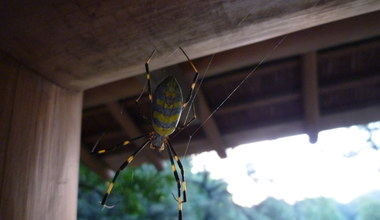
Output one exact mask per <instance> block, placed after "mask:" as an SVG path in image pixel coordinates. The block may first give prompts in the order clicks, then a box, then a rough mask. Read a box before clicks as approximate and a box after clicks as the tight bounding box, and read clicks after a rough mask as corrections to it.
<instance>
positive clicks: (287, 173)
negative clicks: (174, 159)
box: [191, 122, 380, 207]
mask: <svg viewBox="0 0 380 220" xmlns="http://www.w3.org/2000/svg"><path fill="white" fill-rule="evenodd" d="M371 125H372V126H376V127H378V128H380V122H377V123H372V124H371ZM368 137H369V133H368V132H367V131H366V130H364V129H362V128H360V127H357V126H352V127H349V128H337V129H332V130H326V131H321V132H320V133H319V137H318V142H317V143H316V144H310V143H309V138H308V136H307V135H297V136H291V137H285V138H279V139H276V140H270V141H262V142H256V143H251V144H245V145H239V146H237V147H235V148H230V149H227V151H226V153H227V158H225V159H220V158H219V157H218V155H217V153H216V152H215V151H211V152H205V153H202V154H199V155H196V156H193V157H192V164H193V167H192V170H191V171H192V172H193V173H196V172H200V171H203V170H207V171H209V172H210V173H211V178H214V179H223V180H224V181H226V182H227V184H228V187H227V190H228V191H229V192H230V193H231V194H232V199H233V201H234V202H235V203H236V204H238V205H241V206H245V207H251V206H254V205H257V204H259V203H260V202H262V201H263V200H265V199H266V198H267V197H269V196H270V197H274V198H276V199H282V200H284V201H286V202H287V203H289V204H294V203H295V202H296V201H300V200H303V199H305V198H317V197H321V196H323V197H328V198H334V199H336V200H337V201H338V202H341V203H349V202H350V201H352V200H353V199H355V198H356V197H358V196H360V195H362V194H365V193H367V192H370V191H372V190H380V150H378V151H377V150H375V149H373V148H372V147H371V146H370V144H369V143H368V142H367V139H368ZM372 140H373V141H374V142H376V144H377V145H378V146H380V129H379V130H377V131H376V132H375V133H374V134H373V137H372Z"/></svg>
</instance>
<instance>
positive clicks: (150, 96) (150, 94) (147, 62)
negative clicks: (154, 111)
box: [135, 49, 156, 120]
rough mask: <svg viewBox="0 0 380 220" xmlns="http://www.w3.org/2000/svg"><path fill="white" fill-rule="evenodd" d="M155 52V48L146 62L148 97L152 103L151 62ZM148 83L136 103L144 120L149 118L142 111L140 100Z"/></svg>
mask: <svg viewBox="0 0 380 220" xmlns="http://www.w3.org/2000/svg"><path fill="white" fill-rule="evenodd" d="M155 53H156V49H154V50H153V51H152V53H151V54H150V56H149V58H148V59H147V60H146V62H145V74H146V82H147V83H146V84H148V98H149V101H150V103H152V99H153V95H152V86H151V83H150V72H149V62H150V61H151V60H152V57H153V55H154V54H155ZM146 84H145V85H144V87H143V89H142V90H141V93H140V95H139V97H138V98H137V99H136V100H135V103H136V106H137V109H138V111H139V114H140V115H141V116H142V118H143V119H144V120H147V118H148V117H146V116H145V115H144V114H143V113H142V111H141V107H140V104H139V102H140V99H141V97H142V96H143V94H144V90H145V87H146Z"/></svg>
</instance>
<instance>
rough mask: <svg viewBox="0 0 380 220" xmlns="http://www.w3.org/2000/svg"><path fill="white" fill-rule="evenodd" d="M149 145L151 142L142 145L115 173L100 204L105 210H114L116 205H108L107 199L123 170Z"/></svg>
mask: <svg viewBox="0 0 380 220" xmlns="http://www.w3.org/2000/svg"><path fill="white" fill-rule="evenodd" d="M148 143H149V140H147V141H145V143H144V144H143V145H141V146H140V147H139V149H137V150H136V151H135V152H134V153H133V154H132V155H131V156H129V157H128V159H127V160H126V161H125V162H124V163H123V164H122V165H121V166H120V167H119V169H118V170H117V171H116V173H115V176H114V177H113V179H112V181H111V183H110V184H109V185H108V188H107V191H106V193H105V194H104V196H103V199H102V202H101V203H100V204H101V205H102V206H103V207H105V208H113V207H114V206H115V205H111V206H109V205H107V204H106V202H107V198H108V196H109V195H110V193H111V191H112V188H113V186H114V185H115V181H116V179H117V177H118V176H119V173H120V171H122V170H123V169H125V168H126V167H127V166H128V164H130V163H131V162H132V161H133V159H135V157H136V155H137V154H138V153H139V152H140V151H141V150H142V149H144V147H145V146H146V145H147V144H148Z"/></svg>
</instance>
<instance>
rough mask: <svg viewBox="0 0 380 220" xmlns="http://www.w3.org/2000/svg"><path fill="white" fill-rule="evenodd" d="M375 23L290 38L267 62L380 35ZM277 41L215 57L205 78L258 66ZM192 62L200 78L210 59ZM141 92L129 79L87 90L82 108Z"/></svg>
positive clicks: (355, 21) (342, 24) (368, 18)
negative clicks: (353, 28)
mask: <svg viewBox="0 0 380 220" xmlns="http://www.w3.org/2000/svg"><path fill="white" fill-rule="evenodd" d="M378 20H380V12H377V13H372V14H368V15H362V16H359V17H355V18H350V19H347V20H342V21H339V22H335V23H331V24H326V25H323V26H320V27H315V28H311V29H307V30H303V31H299V32H296V33H292V34H289V35H288V36H287V37H286V39H285V41H284V42H283V43H282V44H281V45H280V46H279V47H278V48H277V49H275V51H274V52H273V53H272V54H271V56H269V57H268V58H267V59H266V61H270V60H273V59H279V58H284V57H289V56H294V55H297V54H300V53H308V52H311V51H317V50H320V49H324V48H327V47H331V46H336V45H339V44H342V43H348V42H352V41H357V40H363V39H367V38H371V37H374V36H378V35H380V22H377V21H378ZM351 27H355V31H352V29H351ZM279 40H280V38H276V39H272V40H269V41H264V42H261V43H257V44H253V45H249V46H246V47H241V48H237V49H234V50H230V51H226V52H222V53H220V54H217V55H216V56H215V57H214V59H213V60H212V63H211V65H210V67H209V69H208V71H207V73H206V77H210V76H213V75H216V74H220V73H225V72H228V71H231V70H235V69H237V68H242V67H245V66H251V65H253V64H255V63H258V62H260V61H261V60H262V59H263V58H264V57H265V56H266V55H267V54H268V53H270V51H271V50H272V49H273V48H274V46H275V45H276V43H277V42H279ZM194 62H195V64H196V66H197V68H198V69H199V70H200V71H201V75H202V73H203V72H202V71H204V70H205V69H206V67H207V66H208V65H209V62H210V57H209V56H207V57H204V58H200V59H196V60H194ZM181 69H182V70H183V71H184V72H185V73H184V75H186V76H192V75H193V70H192V69H191V67H189V65H188V64H187V63H184V64H183V65H181ZM135 85H137V86H135ZM140 85H141V84H140ZM140 92H141V86H140V88H139V85H138V84H135V83H134V80H133V81H132V83H130V82H129V79H126V80H122V81H120V82H117V83H111V84H107V85H103V86H101V87H96V88H93V89H90V90H86V91H85V98H84V106H85V107H92V106H95V105H99V104H101V103H105V102H108V101H115V100H118V99H121V98H124V97H131V96H137V95H139V93H140ZM114 94H115V95H114Z"/></svg>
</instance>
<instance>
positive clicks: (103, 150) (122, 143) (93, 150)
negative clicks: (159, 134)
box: [91, 134, 148, 154]
mask: <svg viewBox="0 0 380 220" xmlns="http://www.w3.org/2000/svg"><path fill="white" fill-rule="evenodd" d="M147 136H148V134H144V135H141V136H138V137H135V138H132V139H129V140H126V141H123V142H121V143H120V144H117V145H115V146H113V147H104V148H102V149H100V150H95V149H96V147H97V145H98V143H99V141H97V142H96V144H95V145H94V147H93V148H92V150H91V153H92V154H104V153H107V152H110V151H114V150H116V149H118V148H120V147H123V146H126V145H128V144H130V143H132V142H133V141H135V140H138V139H141V138H144V137H147Z"/></svg>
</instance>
